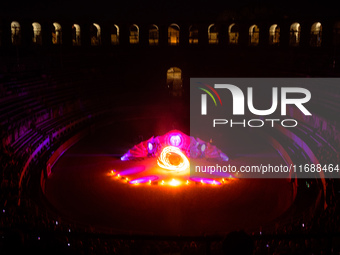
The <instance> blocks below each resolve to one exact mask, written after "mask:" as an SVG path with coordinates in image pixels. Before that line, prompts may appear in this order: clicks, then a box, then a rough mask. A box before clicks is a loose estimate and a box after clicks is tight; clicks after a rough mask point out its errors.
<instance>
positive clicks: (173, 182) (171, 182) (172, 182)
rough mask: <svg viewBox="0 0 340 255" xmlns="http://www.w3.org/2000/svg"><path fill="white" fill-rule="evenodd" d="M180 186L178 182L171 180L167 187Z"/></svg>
mask: <svg viewBox="0 0 340 255" xmlns="http://www.w3.org/2000/svg"><path fill="white" fill-rule="evenodd" d="M180 184H181V182H180V181H178V180H175V179H172V180H171V181H170V182H169V185H170V186H178V185H180Z"/></svg>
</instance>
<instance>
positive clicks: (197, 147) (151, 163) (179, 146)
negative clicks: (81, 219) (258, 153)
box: [110, 130, 234, 187]
mask: <svg viewBox="0 0 340 255" xmlns="http://www.w3.org/2000/svg"><path fill="white" fill-rule="evenodd" d="M190 160H198V161H200V162H203V164H204V162H205V163H206V162H207V160H210V161H211V160H216V161H228V160H229V158H228V156H227V155H226V154H224V153H223V152H222V151H221V150H219V149H218V148H217V147H216V146H214V145H212V144H211V143H209V142H205V141H203V140H201V139H199V138H194V137H192V136H188V135H186V134H184V133H182V132H181V131H178V130H172V131H170V132H168V133H166V134H164V135H162V136H156V137H151V138H150V139H148V140H146V141H142V142H140V143H139V144H136V145H135V146H133V147H132V148H131V149H129V150H128V151H127V152H126V153H125V154H124V155H123V156H122V157H121V161H120V163H119V164H117V165H115V166H114V168H115V170H112V171H111V174H110V175H111V176H113V177H115V178H114V179H115V180H120V181H123V182H126V183H128V184H133V185H139V184H145V185H164V186H172V187H177V186H180V185H190V184H200V185H204V184H207V185H211V186H218V185H221V184H225V183H226V181H225V178H227V179H228V180H229V179H233V177H234V176H230V175H228V176H211V178H207V176H204V177H203V176H195V177H193V176H190ZM209 177H210V176H209Z"/></svg>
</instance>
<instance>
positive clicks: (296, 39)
mask: <svg viewBox="0 0 340 255" xmlns="http://www.w3.org/2000/svg"><path fill="white" fill-rule="evenodd" d="M300 36H301V26H300V24H299V23H297V22H295V23H293V24H291V26H290V35H289V45H290V46H299V44H300Z"/></svg>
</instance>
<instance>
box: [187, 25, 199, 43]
mask: <svg viewBox="0 0 340 255" xmlns="http://www.w3.org/2000/svg"><path fill="white" fill-rule="evenodd" d="M189 43H190V44H198V28H197V27H196V26H195V25H192V26H190V27H189Z"/></svg>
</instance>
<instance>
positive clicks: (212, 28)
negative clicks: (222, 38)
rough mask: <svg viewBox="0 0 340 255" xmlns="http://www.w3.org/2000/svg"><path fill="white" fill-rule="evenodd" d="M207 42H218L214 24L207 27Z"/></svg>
mask: <svg viewBox="0 0 340 255" xmlns="http://www.w3.org/2000/svg"><path fill="white" fill-rule="evenodd" d="M208 42H209V44H218V31H217V27H216V25H215V24H211V25H209V27H208Z"/></svg>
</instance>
